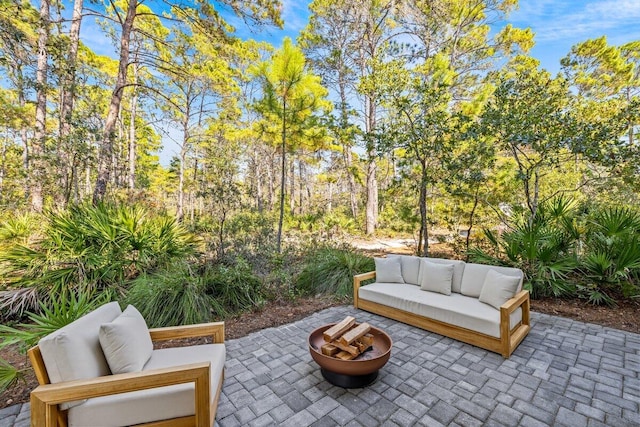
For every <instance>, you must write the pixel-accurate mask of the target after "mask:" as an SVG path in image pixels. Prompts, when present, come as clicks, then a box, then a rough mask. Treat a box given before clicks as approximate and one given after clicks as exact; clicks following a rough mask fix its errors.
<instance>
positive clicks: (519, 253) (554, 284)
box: [469, 198, 579, 298]
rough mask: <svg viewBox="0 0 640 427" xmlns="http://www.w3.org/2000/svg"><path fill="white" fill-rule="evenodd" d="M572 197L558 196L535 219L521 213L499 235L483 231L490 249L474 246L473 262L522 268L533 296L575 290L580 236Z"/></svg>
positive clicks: (558, 293) (546, 204) (552, 294)
mask: <svg viewBox="0 0 640 427" xmlns="http://www.w3.org/2000/svg"><path fill="white" fill-rule="evenodd" d="M574 216H575V210H574V207H573V203H572V202H571V201H570V200H567V199H563V198H558V199H554V200H552V201H549V202H547V203H545V204H541V205H540V206H539V209H538V212H537V215H536V217H535V218H531V217H529V216H520V217H518V218H516V220H515V221H514V223H513V224H512V225H511V229H510V230H508V231H505V232H503V233H502V234H501V235H497V234H495V233H493V232H492V231H490V230H486V229H485V230H484V234H485V236H486V238H487V241H488V244H489V247H490V248H491V249H490V250H486V249H482V248H478V247H475V248H472V249H471V250H470V251H469V257H470V259H471V260H472V261H475V262H482V263H487V264H495V265H504V266H510V267H516V268H520V269H522V271H523V272H524V276H525V278H524V280H525V286H526V287H527V288H528V289H529V290H530V291H531V295H532V297H533V298H538V297H543V296H563V295H572V294H574V293H575V287H574V285H573V283H572V282H571V281H570V278H569V276H570V274H571V272H572V271H573V270H574V268H575V267H576V266H577V260H576V254H575V242H576V239H577V236H578V235H579V233H578V231H577V229H576V226H575V223H574Z"/></svg>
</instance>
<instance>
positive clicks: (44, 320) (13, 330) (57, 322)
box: [0, 293, 106, 392]
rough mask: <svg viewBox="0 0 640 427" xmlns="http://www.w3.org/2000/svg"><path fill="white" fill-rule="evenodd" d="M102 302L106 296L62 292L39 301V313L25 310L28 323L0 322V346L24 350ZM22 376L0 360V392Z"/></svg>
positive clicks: (18, 371) (17, 370)
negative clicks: (10, 324) (46, 299)
mask: <svg viewBox="0 0 640 427" xmlns="http://www.w3.org/2000/svg"><path fill="white" fill-rule="evenodd" d="M105 302H106V298H104V297H103V298H97V299H96V298H92V297H91V296H89V295H86V294H80V295H75V294H74V293H66V294H62V295H60V296H58V297H57V298H56V299H52V300H50V301H48V304H46V305H45V304H43V303H41V304H40V308H41V312H40V313H39V314H36V313H29V321H28V323H23V324H20V325H18V326H17V327H10V326H7V325H0V349H3V348H5V347H9V346H16V347H17V349H19V350H20V351H22V352H26V351H27V350H28V349H29V348H31V347H33V346H34V345H35V344H37V342H38V341H39V340H40V339H41V338H43V337H45V336H46V335H49V334H50V333H52V332H54V331H57V330H58V329H60V328H62V327H63V326H65V325H68V324H69V323H71V322H73V321H74V320H76V319H78V318H80V317H82V316H84V315H85V314H87V313H88V312H90V311H91V310H94V309H95V308H97V307H98V306H100V305H102V304H103V303H105ZM22 376H23V371H21V370H19V369H17V368H15V367H14V366H12V365H10V364H9V363H8V362H6V361H4V360H2V359H0V392H1V391H3V390H5V389H7V388H9V387H11V386H12V385H13V384H15V383H16V382H17V381H18V380H19V379H20V378H21V377H22Z"/></svg>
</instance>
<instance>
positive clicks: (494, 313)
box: [358, 283, 522, 338]
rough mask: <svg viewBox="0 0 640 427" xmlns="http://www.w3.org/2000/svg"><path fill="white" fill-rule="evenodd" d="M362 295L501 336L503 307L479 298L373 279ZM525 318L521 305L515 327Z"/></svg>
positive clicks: (378, 301) (511, 322) (431, 317)
mask: <svg viewBox="0 0 640 427" xmlns="http://www.w3.org/2000/svg"><path fill="white" fill-rule="evenodd" d="M358 296H359V298H360V299H361V300H366V301H371V302H375V303H378V304H382V305H386V306H388V307H392V308H396V309H399V310H403V311H407V312H409V313H413V314H417V315H420V316H424V317H427V318H429V319H433V320H438V321H440V322H443V323H447V324H449V325H454V326H458V327H461V328H465V329H469V330H472V331H475V332H480V333H482V334H485V335H489V336H492V337H495V338H500V310H496V309H495V308H493V307H491V306H490V305H487V304H484V303H482V302H480V301H479V300H478V299H477V298H470V297H467V296H464V295H461V294H457V293H452V294H451V295H442V294H439V293H435V292H429V291H423V290H421V289H420V288H418V287H417V286H413V285H407V284H398V283H372V284H370V285H366V286H362V287H361V288H360V289H359V291H358ZM521 320H522V309H521V308H518V309H516V310H515V311H514V312H513V313H512V314H511V319H510V324H511V325H510V327H511V329H513V328H514V327H515V326H516V325H517V324H518V323H519V322H520V321H521Z"/></svg>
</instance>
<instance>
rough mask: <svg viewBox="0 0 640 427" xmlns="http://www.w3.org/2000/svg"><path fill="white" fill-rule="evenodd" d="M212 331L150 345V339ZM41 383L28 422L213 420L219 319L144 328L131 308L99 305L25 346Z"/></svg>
mask: <svg viewBox="0 0 640 427" xmlns="http://www.w3.org/2000/svg"><path fill="white" fill-rule="evenodd" d="M205 336H206V337H211V338H212V341H213V343H212V344H202V345H193V346H188V347H170V348H163V349H154V346H153V343H152V340H154V341H161V340H170V339H179V338H192V337H205ZM29 357H30V360H31V364H32V366H33V368H34V371H35V373H36V377H37V379H38V382H39V383H40V384H41V385H40V386H38V387H37V388H36V389H35V390H33V392H32V393H31V425H34V426H67V425H68V426H93V427H98V426H129V425H144V426H155V427H160V426H198V427H204V426H208V427H210V426H211V425H213V422H214V419H215V413H216V408H217V405H218V398H219V396H220V390H221V388H222V381H223V378H224V362H225V357H226V356H225V345H224V323H221V322H219V323H208V324H200V325H189V326H178V327H168V328H158V329H150V330H149V329H148V328H147V325H146V322H145V320H144V318H142V316H141V315H140V313H139V312H138V311H137V310H136V309H135V308H134V307H133V306H129V307H127V308H126V310H125V311H124V312H123V311H121V309H120V306H119V305H118V303H116V302H112V303H109V304H106V305H103V306H101V307H99V308H98V309H96V310H94V311H92V312H90V313H89V314H87V315H85V316H83V317H81V318H80V319H78V320H76V321H74V322H73V323H70V324H69V325H67V326H65V327H63V328H61V329H59V330H57V331H56V332H54V333H52V334H50V335H48V336H46V337H45V338H43V339H41V340H40V341H39V342H38V345H37V346H35V347H33V348H31V349H30V350H29Z"/></svg>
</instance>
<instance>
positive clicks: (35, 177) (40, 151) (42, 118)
mask: <svg viewBox="0 0 640 427" xmlns="http://www.w3.org/2000/svg"><path fill="white" fill-rule="evenodd" d="M49 9H50V4H49V0H40V27H39V28H38V64H37V68H36V89H37V101H36V126H35V133H34V137H33V142H32V144H31V173H30V175H31V179H30V181H31V186H30V191H31V209H32V210H34V211H36V212H42V208H43V204H44V203H43V200H44V197H43V194H42V188H43V181H44V177H45V167H44V150H45V141H46V138H47V128H46V120H47V68H48V65H47V57H48V54H47V42H48V40H49V24H50V18H49Z"/></svg>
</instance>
